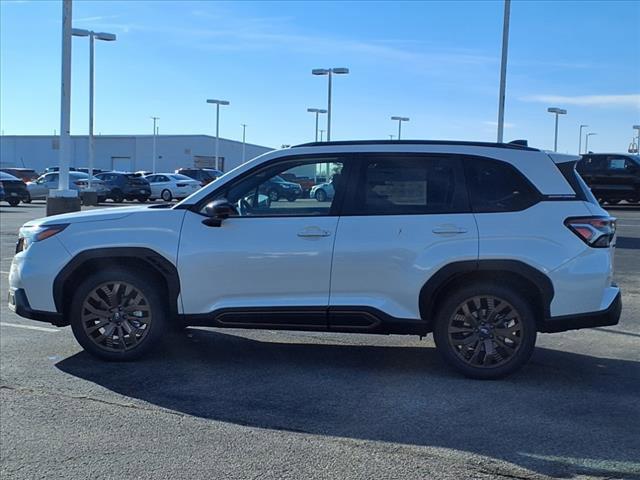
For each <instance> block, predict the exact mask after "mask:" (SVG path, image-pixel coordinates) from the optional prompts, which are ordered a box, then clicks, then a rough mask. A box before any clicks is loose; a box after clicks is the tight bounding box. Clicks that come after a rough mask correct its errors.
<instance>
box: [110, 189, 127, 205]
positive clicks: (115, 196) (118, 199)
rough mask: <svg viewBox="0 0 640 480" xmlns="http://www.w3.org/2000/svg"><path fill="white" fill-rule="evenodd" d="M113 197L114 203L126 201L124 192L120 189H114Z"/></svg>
mask: <svg viewBox="0 0 640 480" xmlns="http://www.w3.org/2000/svg"><path fill="white" fill-rule="evenodd" d="M111 199H112V200H113V201H114V203H122V202H124V194H123V193H122V192H121V191H120V190H114V191H113V193H112V194H111Z"/></svg>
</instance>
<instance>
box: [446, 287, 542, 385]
mask: <svg viewBox="0 0 640 480" xmlns="http://www.w3.org/2000/svg"><path fill="white" fill-rule="evenodd" d="M536 335H537V328H536V322H535V318H534V314H533V311H532V309H531V306H530V305H529V303H528V302H527V301H526V300H525V299H524V298H523V297H522V295H520V294H519V293H518V292H517V291H515V290H513V289H512V288H509V287H505V286H502V285H498V284H491V283H487V284H480V283H474V284H471V285H468V286H466V287H463V288H461V289H459V290H458V291H455V292H453V293H452V294H451V295H449V297H447V298H446V299H445V300H444V302H443V303H442V304H441V305H440V308H439V309H438V312H437V314H436V321H435V326H434V331H433V337H434V340H435V343H436V347H437V349H438V352H439V353H440V355H441V356H442V357H443V359H444V360H445V361H446V362H447V363H448V364H449V365H450V366H451V367H453V368H454V369H456V370H457V371H458V372H460V373H462V374H463V375H465V376H467V377H470V378H476V379H497V378H502V377H505V376H507V375H510V374H512V373H514V372H516V371H517V370H519V369H520V368H522V367H523V366H524V364H525V363H527V362H528V361H529V358H531V354H532V353H533V350H534V347H535V343H536Z"/></svg>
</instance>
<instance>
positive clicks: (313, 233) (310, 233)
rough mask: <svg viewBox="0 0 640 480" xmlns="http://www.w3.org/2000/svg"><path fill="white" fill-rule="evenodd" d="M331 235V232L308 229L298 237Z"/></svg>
mask: <svg viewBox="0 0 640 480" xmlns="http://www.w3.org/2000/svg"><path fill="white" fill-rule="evenodd" d="M329 235H331V232H330V231H328V230H323V229H321V228H318V227H307V228H305V229H304V230H302V231H300V232H298V236H299V237H301V238H317V237H328V236H329Z"/></svg>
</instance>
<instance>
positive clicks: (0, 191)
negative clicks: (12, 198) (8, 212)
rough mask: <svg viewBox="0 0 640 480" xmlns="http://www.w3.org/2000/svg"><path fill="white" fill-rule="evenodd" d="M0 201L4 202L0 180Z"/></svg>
mask: <svg viewBox="0 0 640 480" xmlns="http://www.w3.org/2000/svg"><path fill="white" fill-rule="evenodd" d="M0 202H4V185H2V182H0Z"/></svg>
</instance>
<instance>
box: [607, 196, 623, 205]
mask: <svg viewBox="0 0 640 480" xmlns="http://www.w3.org/2000/svg"><path fill="white" fill-rule="evenodd" d="M605 202H607V203H608V204H609V205H617V204H619V203H620V202H621V200H620V199H619V198H615V199H613V200H612V199H607V200H605Z"/></svg>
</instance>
